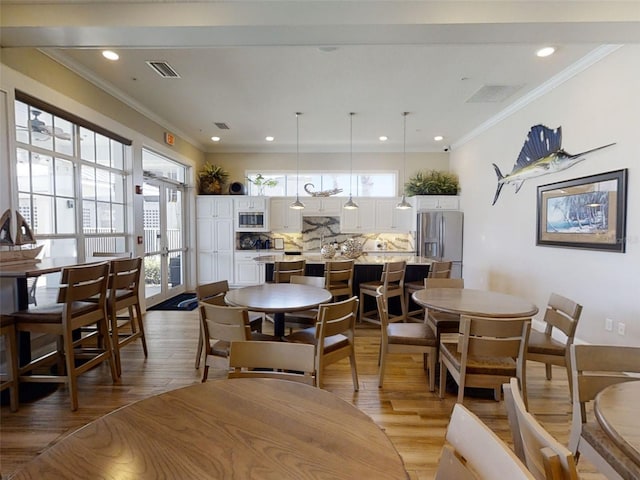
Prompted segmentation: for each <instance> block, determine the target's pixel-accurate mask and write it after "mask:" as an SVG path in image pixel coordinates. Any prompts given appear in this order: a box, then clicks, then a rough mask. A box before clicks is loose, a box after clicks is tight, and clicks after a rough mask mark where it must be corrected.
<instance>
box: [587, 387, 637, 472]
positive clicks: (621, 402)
mask: <svg viewBox="0 0 640 480" xmlns="http://www.w3.org/2000/svg"><path fill="white" fill-rule="evenodd" d="M638 405H640V380H638V381H630V382H624V383H617V384H615V385H610V386H608V387H606V388H604V389H603V390H602V391H601V392H600V393H598V394H597V395H596V399H595V402H594V405H593V413H594V414H595V417H596V419H597V420H598V423H599V424H600V426H601V427H602V429H603V430H604V431H605V432H607V435H609V437H611V439H612V440H613V442H614V443H615V444H616V446H618V447H619V448H620V450H622V451H623V452H624V453H626V454H627V455H628V456H629V458H630V459H631V460H632V461H633V462H634V463H635V464H636V465H638V466H640V416H639V415H638Z"/></svg>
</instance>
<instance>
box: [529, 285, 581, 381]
mask: <svg viewBox="0 0 640 480" xmlns="http://www.w3.org/2000/svg"><path fill="white" fill-rule="evenodd" d="M581 313H582V305H579V304H578V303H576V302H574V301H573V300H569V299H568V298H565V297H563V296H561V295H558V294H556V293H552V294H551V296H550V297H549V303H548V304H547V310H546V312H545V314H544V322H545V324H546V327H545V330H544V332H539V331H537V330H531V334H530V335H529V346H528V348H527V360H533V361H534V362H542V363H544V364H545V368H546V374H547V380H551V366H552V365H558V366H561V367H565V368H566V369H567V381H568V382H569V393H571V361H570V359H569V347H570V346H571V344H573V338H574V336H575V333H576V328H578V320H580V314H581ZM554 328H555V329H557V330H560V331H561V332H562V333H563V334H564V336H565V337H566V339H565V341H564V342H561V341H559V340H556V339H554V338H553V335H552V334H553V329H554Z"/></svg>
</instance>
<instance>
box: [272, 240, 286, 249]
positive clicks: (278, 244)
mask: <svg viewBox="0 0 640 480" xmlns="http://www.w3.org/2000/svg"><path fill="white" fill-rule="evenodd" d="M273 248H275V249H276V250H284V238H274V239H273Z"/></svg>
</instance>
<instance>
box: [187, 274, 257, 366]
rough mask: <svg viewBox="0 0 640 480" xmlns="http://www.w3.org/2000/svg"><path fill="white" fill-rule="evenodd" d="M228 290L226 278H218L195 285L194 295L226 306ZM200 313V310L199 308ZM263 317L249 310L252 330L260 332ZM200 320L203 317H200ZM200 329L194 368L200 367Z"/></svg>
mask: <svg viewBox="0 0 640 480" xmlns="http://www.w3.org/2000/svg"><path fill="white" fill-rule="evenodd" d="M228 291H229V282H227V280H220V281H219V282H212V283H206V284H204V285H198V286H197V287H196V296H197V297H198V302H205V303H210V304H211V305H218V306H221V307H224V306H226V305H227V304H226V303H225V302H224V296H225V295H226V293H227V292H228ZM199 311H200V313H202V310H200V309H199ZM263 318H264V314H263V313H257V312H249V326H250V327H251V331H252V332H258V333H262V320H263ZM200 321H201V322H202V321H203V319H202V318H200ZM202 338H203V337H202V329H200V334H199V336H198V350H197V353H196V364H195V367H196V368H200V360H201V359H202V349H203V346H204V341H203V339H202Z"/></svg>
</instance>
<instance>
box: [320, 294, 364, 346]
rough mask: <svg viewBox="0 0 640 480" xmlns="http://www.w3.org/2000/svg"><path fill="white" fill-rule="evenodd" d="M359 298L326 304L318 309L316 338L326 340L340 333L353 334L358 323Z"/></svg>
mask: <svg viewBox="0 0 640 480" xmlns="http://www.w3.org/2000/svg"><path fill="white" fill-rule="evenodd" d="M357 308H358V298H357V297H351V298H350V299H348V300H343V301H342V302H335V303H326V304H322V305H320V306H319V307H318V324H317V326H316V337H317V338H321V337H322V338H326V337H331V336H333V335H337V334H339V333H342V334H344V333H345V332H353V329H354V328H355V321H356V310H357Z"/></svg>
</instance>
